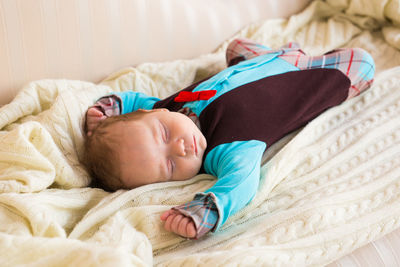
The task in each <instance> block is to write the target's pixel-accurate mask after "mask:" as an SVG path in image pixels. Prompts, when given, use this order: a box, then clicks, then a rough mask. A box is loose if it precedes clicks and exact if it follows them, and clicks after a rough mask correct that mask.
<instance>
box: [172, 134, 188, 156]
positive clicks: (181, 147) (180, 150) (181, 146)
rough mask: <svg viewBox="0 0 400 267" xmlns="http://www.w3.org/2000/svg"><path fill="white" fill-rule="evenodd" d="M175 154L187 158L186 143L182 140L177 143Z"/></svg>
mask: <svg viewBox="0 0 400 267" xmlns="http://www.w3.org/2000/svg"><path fill="white" fill-rule="evenodd" d="M174 152H175V153H176V155H178V156H181V157H183V156H186V149H185V141H184V140H183V139H182V138H181V139H179V140H177V141H176V142H175V146H174Z"/></svg>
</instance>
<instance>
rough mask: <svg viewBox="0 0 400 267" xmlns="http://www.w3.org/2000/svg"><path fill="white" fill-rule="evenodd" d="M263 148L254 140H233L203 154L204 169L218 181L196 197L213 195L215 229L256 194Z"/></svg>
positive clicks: (264, 146)
mask: <svg viewBox="0 0 400 267" xmlns="http://www.w3.org/2000/svg"><path fill="white" fill-rule="evenodd" d="M265 148H266V144H265V143H264V142H261V141H258V140H250V141H236V142H233V143H228V144H222V145H219V146H216V147H215V148H213V149H212V150H211V151H210V152H209V153H208V154H207V156H206V159H205V161H204V169H205V171H206V172H207V173H209V174H212V175H214V176H216V177H217V178H218V181H217V182H216V183H215V184H214V186H213V187H211V188H210V189H208V190H207V191H205V192H204V193H199V194H202V195H207V194H213V195H214V196H215V199H216V203H215V204H216V206H217V208H218V213H219V219H218V222H217V226H216V229H218V228H219V227H220V226H221V225H223V224H224V223H225V221H226V220H227V219H228V217H229V216H231V215H233V214H234V213H236V212H237V211H239V210H241V209H242V208H243V207H244V206H246V205H247V203H249V202H250V200H251V199H252V198H253V197H254V195H255V194H256V192H257V189H258V184H259V179H260V168H261V166H260V165H261V159H262V155H263V153H264V151H265Z"/></svg>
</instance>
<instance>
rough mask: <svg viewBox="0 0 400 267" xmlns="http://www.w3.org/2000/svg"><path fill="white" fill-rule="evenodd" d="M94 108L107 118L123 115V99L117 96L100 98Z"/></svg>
mask: <svg viewBox="0 0 400 267" xmlns="http://www.w3.org/2000/svg"><path fill="white" fill-rule="evenodd" d="M93 107H95V108H97V109H99V110H100V111H101V112H103V114H104V115H106V116H107V117H111V116H118V115H120V114H121V99H120V98H119V97H118V96H117V95H108V96H103V97H101V98H99V99H98V100H97V101H96V103H95V104H94V105H93Z"/></svg>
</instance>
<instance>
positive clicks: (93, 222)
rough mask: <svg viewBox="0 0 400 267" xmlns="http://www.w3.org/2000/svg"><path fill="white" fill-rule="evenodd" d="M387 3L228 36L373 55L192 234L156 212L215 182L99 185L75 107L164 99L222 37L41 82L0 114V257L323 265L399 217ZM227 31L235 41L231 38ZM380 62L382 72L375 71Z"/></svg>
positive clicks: (397, 125)
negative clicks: (340, 95)
mask: <svg viewBox="0 0 400 267" xmlns="http://www.w3.org/2000/svg"><path fill="white" fill-rule="evenodd" d="M399 6H400V4H399V1H393V0H392V1H390V0H386V1H384V0H382V1H379V0H375V1H368V0H358V1H356V0H353V1H351V0H350V1H334V0H332V1H326V2H322V1H314V2H312V4H311V5H310V6H309V7H308V8H307V9H306V10H305V11H304V12H302V13H301V14H299V15H296V16H293V17H291V18H290V19H288V20H268V21H264V22H261V23H258V24H254V25H250V26H248V27H247V28H245V29H244V30H243V31H241V32H240V33H238V35H237V36H241V37H247V38H251V39H254V40H256V41H258V42H261V43H265V44H267V45H269V46H271V47H277V46H280V45H282V44H284V43H285V42H287V41H293V40H294V41H297V42H298V43H300V45H301V46H302V47H303V48H304V50H305V51H306V52H307V53H309V54H321V53H324V52H327V51H329V50H331V49H334V48H337V47H341V46H347V47H350V46H359V47H363V48H364V49H366V50H368V51H369V52H371V54H372V56H373V57H374V58H375V60H376V63H377V76H376V80H375V83H374V85H373V87H372V88H371V89H370V90H369V91H367V92H365V93H364V94H362V95H361V96H359V97H357V98H354V99H352V100H350V101H348V102H346V103H344V104H342V105H340V106H338V107H335V108H333V109H330V110H329V111H327V112H325V113H324V114H322V115H321V116H319V117H318V118H316V119H315V120H314V121H312V122H311V123H309V124H308V125H307V126H306V127H304V128H303V129H302V130H300V131H298V132H297V133H293V134H291V135H290V136H287V137H285V138H284V139H283V140H282V141H280V142H279V143H277V144H276V145H274V146H273V147H272V148H271V149H270V150H269V152H268V154H267V155H266V158H265V163H264V165H263V167H262V175H261V185H260V188H259V192H258V194H257V196H256V197H255V199H254V200H253V201H252V202H251V203H250V204H249V205H248V206H247V207H246V208H245V209H244V210H242V211H240V212H239V213H237V214H236V215H235V216H233V217H232V218H230V219H229V220H228V222H227V223H226V224H225V225H224V226H223V228H222V230H221V231H219V232H217V233H215V234H211V235H208V236H206V237H205V238H203V239H201V240H197V241H191V240H185V239H183V238H180V237H178V236H175V235H173V234H170V233H168V232H165V231H164V230H163V228H162V223H161V221H160V219H159V216H160V214H161V212H162V211H164V210H166V209H169V208H170V207H171V206H173V205H177V204H181V203H183V202H185V201H189V200H191V198H192V196H193V194H194V193H195V192H198V191H203V190H205V189H207V188H209V187H210V186H211V185H212V184H213V183H214V182H215V178H213V177H211V176H209V175H198V176H197V177H195V178H193V179H191V180H188V181H184V182H171V183H164V184H154V185H148V186H144V187H141V188H138V189H135V190H131V191H124V190H120V191H117V192H115V193H107V192H104V191H102V190H100V189H93V188H89V187H86V186H87V185H88V184H89V182H90V177H89V176H88V174H87V172H86V170H85V168H84V167H83V166H82V165H81V164H80V162H79V159H80V157H81V156H82V145H83V140H84V138H83V134H82V123H83V115H84V113H85V111H86V109H87V107H88V106H90V105H91V104H92V103H93V101H94V100H96V99H97V98H98V97H100V96H102V95H104V94H106V93H108V92H111V91H123V90H130V89H132V88H134V89H135V90H138V91H142V92H145V93H147V94H151V95H156V96H159V97H165V96H167V95H169V94H171V93H173V92H175V91H177V90H179V89H180V88H183V87H185V86H187V85H189V84H190V83H192V82H193V81H194V80H197V79H200V78H202V77H204V76H206V75H208V74H212V73H215V72H216V71H218V70H220V69H222V68H223V67H224V49H225V47H226V45H227V44H228V42H229V40H227V41H226V42H225V43H224V44H222V45H221V47H220V49H219V50H217V51H216V52H214V53H212V54H208V55H204V56H202V57H199V58H196V59H193V60H180V61H174V62H169V63H162V64H150V63H149V64H143V65H140V66H138V67H137V68H128V69H124V70H121V71H120V72H117V73H115V74H113V75H111V76H110V77H109V78H107V79H106V80H105V81H103V82H102V83H101V84H92V83H88V82H81V81H69V80H41V81H36V82H33V83H31V84H29V85H27V86H26V87H25V88H24V89H23V90H22V91H21V93H20V94H19V95H17V97H16V98H15V100H14V101H13V102H11V103H10V104H9V105H6V106H4V107H2V108H1V110H0V128H1V131H0V192H2V193H1V194H0V265H1V266H15V265H18V264H21V265H23V264H25V265H29V266H64V265H65V266H113V267H115V266H148V265H152V264H155V265H159V266H181V265H182V266H197V265H198V266H221V265H249V266H279V265H284V266H287V265H294V266H303V265H324V264H327V263H329V262H331V261H333V260H335V259H337V258H339V257H341V256H343V255H345V254H347V253H350V252H351V251H353V250H354V249H356V248H358V247H360V246H362V245H364V244H366V243H368V242H370V241H373V240H375V239H377V238H379V237H381V236H382V235H384V234H386V233H389V232H391V231H392V230H394V229H396V228H397V227H399V226H400V167H399V166H400V119H399V118H400V67H399V68H394V67H395V66H397V65H399V63H400V52H399V51H398V49H399V48H400V38H399V36H400V29H399V27H397V26H396V25H399V24H400V20H399V18H400V8H399ZM237 36H235V37H237ZM383 70H385V71H383Z"/></svg>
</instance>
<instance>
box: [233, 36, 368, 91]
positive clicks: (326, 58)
mask: <svg viewBox="0 0 400 267" xmlns="http://www.w3.org/2000/svg"><path fill="white" fill-rule="evenodd" d="M277 51H281V52H282V54H281V55H279V57H280V58H281V59H284V60H285V61H287V62H289V63H290V64H292V65H294V66H296V67H298V68H299V69H301V70H307V69H317V68H331V69H337V70H340V71H341V72H342V73H344V74H345V75H346V76H347V77H348V78H349V79H350V81H351V86H350V88H349V95H348V98H351V97H354V96H356V95H358V94H360V92H362V91H364V90H366V89H368V88H369V87H370V86H371V83H372V82H373V75H374V72H375V65H374V62H373V59H372V58H371V56H370V55H369V54H368V53H367V52H366V51H365V50H363V49H361V48H343V49H336V50H333V51H331V52H328V53H326V54H325V55H322V56H307V55H306V54H305V53H304V52H303V51H302V50H301V49H300V48H299V45H298V44H297V43H289V44H287V45H285V46H283V47H281V48H279V49H275V50H271V49H269V48H267V47H266V46H263V45H260V44H257V43H254V42H253V41H251V40H247V39H235V40H234V41H232V42H231V43H230V44H229V46H228V49H227V52H226V60H227V62H228V65H229V64H231V63H235V64H236V63H238V62H240V61H242V60H246V59H251V58H253V57H256V56H260V55H265V54H268V53H274V52H277Z"/></svg>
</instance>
